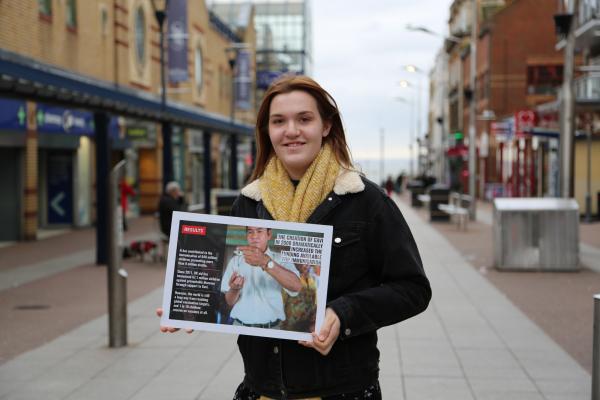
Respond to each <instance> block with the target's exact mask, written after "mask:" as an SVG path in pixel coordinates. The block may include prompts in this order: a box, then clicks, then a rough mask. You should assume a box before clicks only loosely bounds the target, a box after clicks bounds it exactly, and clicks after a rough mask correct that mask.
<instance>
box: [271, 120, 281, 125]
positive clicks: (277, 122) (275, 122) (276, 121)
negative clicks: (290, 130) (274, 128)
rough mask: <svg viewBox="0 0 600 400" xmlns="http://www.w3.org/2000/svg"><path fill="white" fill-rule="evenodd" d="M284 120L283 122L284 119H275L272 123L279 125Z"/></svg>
mask: <svg viewBox="0 0 600 400" xmlns="http://www.w3.org/2000/svg"><path fill="white" fill-rule="evenodd" d="M282 122H283V121H282V120H280V119H273V120H271V123H272V124H273V125H279V124H281V123H282Z"/></svg>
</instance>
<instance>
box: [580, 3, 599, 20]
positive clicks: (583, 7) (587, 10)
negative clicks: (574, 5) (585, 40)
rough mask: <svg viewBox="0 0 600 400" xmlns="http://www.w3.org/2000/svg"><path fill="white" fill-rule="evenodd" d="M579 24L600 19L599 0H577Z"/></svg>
mask: <svg viewBox="0 0 600 400" xmlns="http://www.w3.org/2000/svg"><path fill="white" fill-rule="evenodd" d="M578 17H579V21H578V24H579V26H581V25H583V24H585V23H586V22H588V21H591V20H593V19H600V0H579V16H578Z"/></svg>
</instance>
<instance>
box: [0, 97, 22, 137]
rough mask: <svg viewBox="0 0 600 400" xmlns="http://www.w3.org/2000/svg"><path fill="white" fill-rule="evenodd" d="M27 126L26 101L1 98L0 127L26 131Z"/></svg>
mask: <svg viewBox="0 0 600 400" xmlns="http://www.w3.org/2000/svg"><path fill="white" fill-rule="evenodd" d="M26 128H27V105H26V103H25V102H24V101H19V100H9V99H0V129H2V130H13V131H24V130H25V129H26Z"/></svg>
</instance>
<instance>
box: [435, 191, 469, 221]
mask: <svg viewBox="0 0 600 400" xmlns="http://www.w3.org/2000/svg"><path fill="white" fill-rule="evenodd" d="M449 200H450V202H449V204H438V209H439V210H440V211H443V212H445V213H446V214H448V215H449V216H450V218H451V219H452V220H453V221H455V222H456V226H457V228H458V229H463V230H467V223H468V221H469V208H470V207H471V202H472V201H473V198H472V197H471V196H469V195H467V194H460V193H456V192H452V193H450V198H449Z"/></svg>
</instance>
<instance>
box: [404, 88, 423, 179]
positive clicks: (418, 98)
mask: <svg viewBox="0 0 600 400" xmlns="http://www.w3.org/2000/svg"><path fill="white" fill-rule="evenodd" d="M400 87H402V88H411V89H414V90H416V91H417V93H416V95H415V97H413V100H412V101H411V119H412V120H413V121H411V131H410V143H409V145H408V147H409V151H410V177H411V178H414V176H415V175H414V172H415V171H414V168H413V162H414V158H415V157H414V151H413V146H414V141H415V137H418V136H419V130H420V129H421V123H420V115H419V114H420V107H419V101H420V96H419V92H420V90H419V89H420V85H419V88H417V89H415V87H414V85H413V84H412V83H410V82H409V81H407V80H401V81H400ZM415 102H416V103H417V104H416V109H417V110H416V117H413V115H414V114H415ZM415 118H416V133H415V129H414V126H415V124H414V122H415V121H414V119H415ZM417 169H418V165H417ZM417 172H418V171H417Z"/></svg>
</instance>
